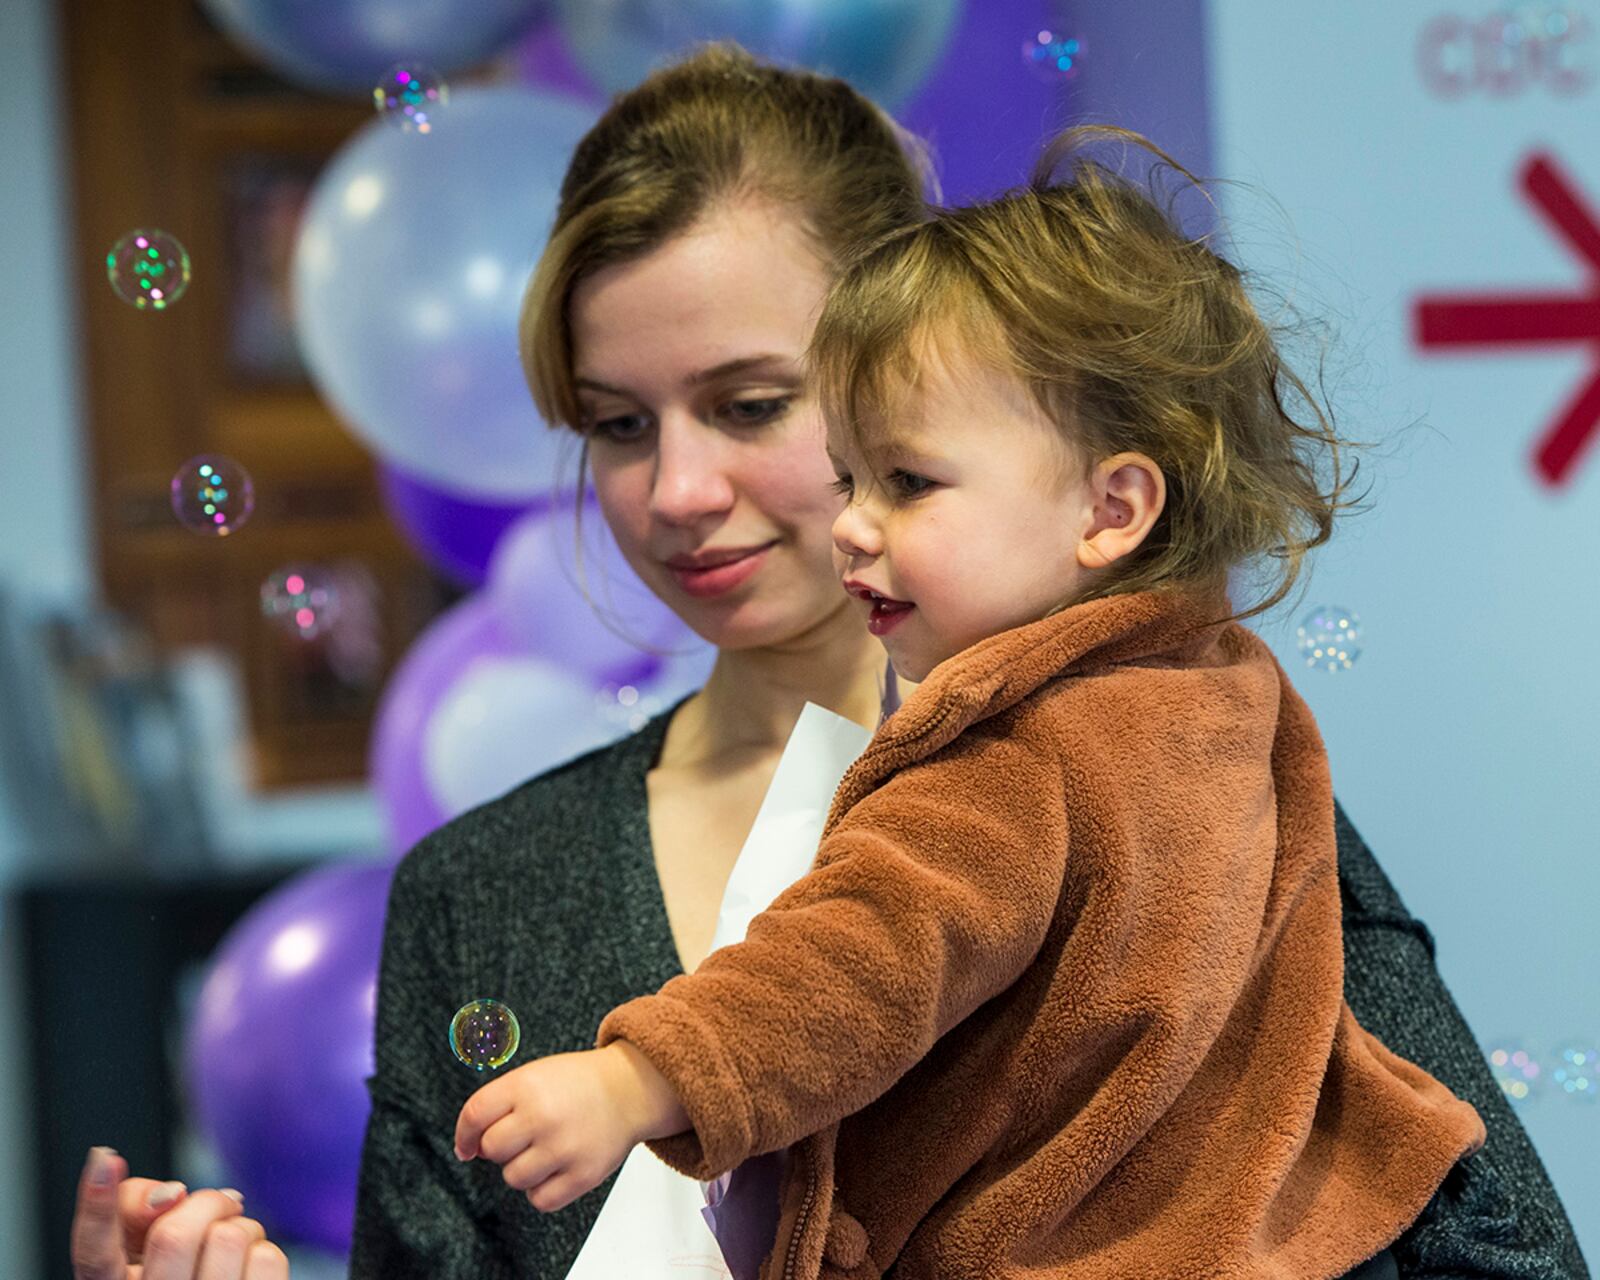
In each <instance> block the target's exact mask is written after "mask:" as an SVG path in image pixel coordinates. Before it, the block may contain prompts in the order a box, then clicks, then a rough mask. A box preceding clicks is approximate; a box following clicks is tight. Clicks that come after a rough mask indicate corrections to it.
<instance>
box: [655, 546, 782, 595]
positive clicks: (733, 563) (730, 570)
mask: <svg viewBox="0 0 1600 1280" xmlns="http://www.w3.org/2000/svg"><path fill="white" fill-rule="evenodd" d="M772 545H773V544H772V543H770V542H769V543H767V545H766V546H764V547H756V548H755V549H754V550H752V551H749V552H747V553H746V554H745V555H742V556H740V557H739V558H738V559H737V560H729V561H726V562H725V563H723V564H719V565H714V566H712V567H711V568H708V569H690V568H687V567H684V566H681V565H668V566H667V570H668V572H670V573H671V574H672V576H673V578H674V580H675V581H676V582H677V584H678V585H679V586H680V587H682V588H683V589H684V590H685V591H686V592H688V593H689V594H690V595H692V596H697V597H699V598H701V599H704V598H706V597H708V596H720V595H722V594H723V592H725V591H732V590H733V589H734V588H735V587H737V586H738V585H739V584H740V583H741V582H744V581H745V580H746V579H747V578H749V577H750V575H751V574H753V573H754V572H755V571H756V570H757V569H759V568H760V567H761V562H762V561H763V560H765V559H766V558H767V552H768V551H770V550H771V549H772Z"/></svg>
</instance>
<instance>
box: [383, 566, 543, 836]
mask: <svg viewBox="0 0 1600 1280" xmlns="http://www.w3.org/2000/svg"><path fill="white" fill-rule="evenodd" d="M526 652H527V649H526V648H525V647H524V646H522V645H519V644H516V643H514V642H513V641H512V640H511V639H510V638H509V637H507V636H506V634H505V632H504V631H503V630H502V629H501V627H500V625H499V621H498V618H497V616H496V613H495V610H494V607H493V605H492V604H491V602H490V601H489V599H488V598H487V597H486V596H484V595H481V594H479V595H472V596H468V597H467V598H466V599H465V600H461V601H459V602H457V603H456V604H455V605H453V606H451V607H450V608H449V609H447V610H446V611H445V612H444V613H441V614H440V615H439V616H438V617H437V618H435V619H434V620H433V622H431V623H430V624H429V626H428V629H427V630H426V631H424V632H423V633H422V634H421V635H420V636H418V637H417V639H416V641H415V642H414V643H413V644H412V646H411V648H410V649H408V650H407V651H406V655H405V657H403V658H402V659H401V660H400V663H399V665H398V666H396V667H395V669H394V672H393V673H392V674H391V675H390V677H389V682H388V683H387V684H386V685H385V686H384V689H383V695H382V697H381V698H380V699H379V700H378V711H377V715H376V717H375V718H374V720H373V724H372V745H371V749H370V752H369V758H368V770H367V773H368V776H369V777H370V778H371V780H372V785H373V789H374V790H375V791H376V792H377V796H378V807H379V809H380V810H381V811H382V813H383V818H384V823H385V825H386V826H387V827H388V830H389V840H390V848H391V849H393V850H394V853H395V856H396V857H399V856H400V855H402V854H404V853H405V852H406V850H407V849H409V848H410V847H411V846H412V845H414V844H415V843H416V842H417V841H418V840H420V839H422V837H423V836H425V835H427V834H428V833H429V832H430V831H433V830H434V829H435V828H437V827H440V826H443V825H444V823H445V821H446V820H447V819H448V818H449V817H450V815H449V814H448V813H446V812H445V811H444V808H443V807H442V806H441V805H440V803H439V801H438V799H437V798H435V796H434V794H433V789H432V787H431V786H430V785H429V782H428V776H427V771H426V769H425V767H424V762H423V744H424V743H425V742H426V741H427V731H428V725H429V723H430V722H431V721H432V719H433V713H434V710H435V709H436V708H437V707H438V705H439V703H440V701H441V700H442V699H443V698H444V696H445V694H447V693H448V692H449V690H450V686H451V685H452V684H453V683H454V682H455V681H456V680H458V679H460V678H461V675H462V673H463V672H465V671H466V670H467V668H468V667H470V666H471V665H472V664H473V663H474V662H475V661H477V660H478V659H480V658H512V657H518V656H521V655H523V654H526Z"/></svg>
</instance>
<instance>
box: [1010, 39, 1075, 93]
mask: <svg viewBox="0 0 1600 1280" xmlns="http://www.w3.org/2000/svg"><path fill="white" fill-rule="evenodd" d="M1022 65H1023V66H1025V67H1027V68H1028V70H1029V71H1031V72H1032V73H1033V74H1034V75H1035V76H1036V77H1038V78H1039V79H1040V80H1046V81H1050V82H1055V83H1059V82H1060V81H1063V80H1071V79H1072V78H1073V77H1074V76H1076V75H1077V74H1078V72H1079V70H1080V69H1081V68H1082V66H1083V41H1082V40H1080V39H1079V38H1078V37H1077V36H1069V35H1067V34H1065V33H1064V32H1061V31H1053V30H1051V29H1050V28H1048V27H1045V28H1041V29H1040V30H1038V31H1035V32H1034V33H1033V34H1032V35H1030V36H1029V37H1028V38H1027V39H1026V40H1024V41H1023V42H1022Z"/></svg>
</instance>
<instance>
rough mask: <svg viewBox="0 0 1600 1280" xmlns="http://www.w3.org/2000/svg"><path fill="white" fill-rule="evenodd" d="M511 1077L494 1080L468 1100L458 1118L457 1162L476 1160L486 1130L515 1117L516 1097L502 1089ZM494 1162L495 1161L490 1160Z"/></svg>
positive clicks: (507, 1089)
mask: <svg viewBox="0 0 1600 1280" xmlns="http://www.w3.org/2000/svg"><path fill="white" fill-rule="evenodd" d="M509 1079H510V1077H503V1078H502V1079H500V1080H492V1081H490V1082H489V1083H488V1084H486V1085H484V1086H483V1088H481V1089H479V1090H478V1091H477V1092H476V1093H475V1094H473V1095H472V1096H471V1097H470V1098H468V1099H467V1100H466V1102H465V1103H464V1104H462V1107H461V1114H460V1115H458V1116H457V1117H456V1136H455V1145H456V1159H457V1160H472V1159H474V1158H475V1157H476V1156H477V1155H478V1154H479V1151H480V1149H481V1147H480V1143H481V1140H482V1138H483V1133H484V1130H486V1129H488V1128H489V1126H490V1125H492V1124H495V1123H496V1122H497V1121H499V1120H502V1119H504V1118H505V1117H506V1116H508V1115H510V1114H511V1109H512V1106H513V1105H514V1103H515V1100H516V1097H515V1094H513V1093H512V1091H511V1090H510V1089H509V1088H502V1087H500V1086H502V1085H504V1084H505V1083H506V1081H507V1080H509ZM490 1158H491V1159H493V1157H492V1156H491V1157H490Z"/></svg>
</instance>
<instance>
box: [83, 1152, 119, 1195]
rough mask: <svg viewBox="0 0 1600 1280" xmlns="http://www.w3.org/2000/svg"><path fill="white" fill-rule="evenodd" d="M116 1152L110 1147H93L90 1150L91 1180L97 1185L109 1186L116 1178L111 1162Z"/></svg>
mask: <svg viewBox="0 0 1600 1280" xmlns="http://www.w3.org/2000/svg"><path fill="white" fill-rule="evenodd" d="M116 1154H117V1153H116V1152H115V1151H114V1150H113V1149H112V1148H110V1147H91V1148H90V1150H89V1181H90V1182H91V1183H92V1184H94V1185H95V1186H97V1187H109V1186H110V1185H111V1183H112V1182H113V1181H114V1180H115V1170H113V1169H112V1167H111V1162H112V1160H113V1159H115V1158H116Z"/></svg>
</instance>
